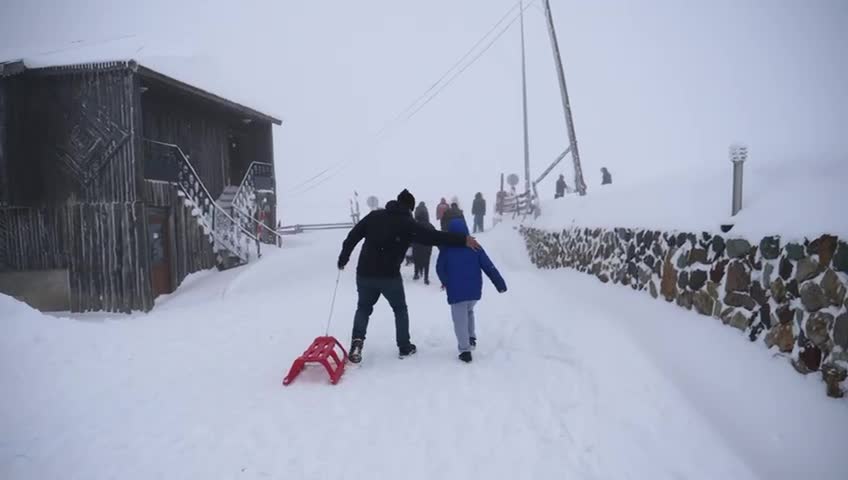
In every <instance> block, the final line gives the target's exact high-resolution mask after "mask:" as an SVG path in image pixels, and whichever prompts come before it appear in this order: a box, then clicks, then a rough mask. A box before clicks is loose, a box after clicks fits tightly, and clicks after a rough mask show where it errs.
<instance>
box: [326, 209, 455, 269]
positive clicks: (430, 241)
mask: <svg viewBox="0 0 848 480" xmlns="http://www.w3.org/2000/svg"><path fill="white" fill-rule="evenodd" d="M363 238H364V239H365V244H363V245H362V251H361V252H360V253H359V264H358V265H357V267H356V274H357V275H359V276H363V277H397V276H400V265H401V263H403V259H404V257H405V255H406V251H407V250H408V249H409V245H410V244H411V243H412V242H415V243H420V244H423V245H437V246H447V247H461V246H463V245H465V239H466V236H465V235H462V234H457V233H448V232H439V231H436V230H430V229H427V228H425V227H423V226H421V224H419V223H417V222H416V221H415V220H413V219H412V212H410V211H409V210H407V209H406V208H404V207H402V206H399V205H397V204H396V203H393V202H389V204H387V205H386V209H385V210H375V211H373V212H371V213H369V214H368V215H366V216H365V218H363V219H362V220H360V221H359V223H357V224H356V225H355V226H354V227H353V229H352V230H351V231H350V233H349V234H348V235H347V238H346V239H345V241H344V243H343V244H342V251H341V253H340V254H339V262H338V265H339V267H344V266H345V265H347V262H348V261H349V260H350V255H351V253H352V252H353V249H354V248H355V247H356V244H357V243H359V241H360V240H362V239H363Z"/></svg>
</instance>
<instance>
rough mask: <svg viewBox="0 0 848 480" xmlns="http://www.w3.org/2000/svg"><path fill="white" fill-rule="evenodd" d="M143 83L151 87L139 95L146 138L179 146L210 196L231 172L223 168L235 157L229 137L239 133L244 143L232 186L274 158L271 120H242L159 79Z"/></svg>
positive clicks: (222, 186) (214, 193) (216, 195)
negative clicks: (253, 165) (169, 87)
mask: <svg viewBox="0 0 848 480" xmlns="http://www.w3.org/2000/svg"><path fill="white" fill-rule="evenodd" d="M144 86H145V87H146V88H147V89H148V90H147V91H145V92H144V93H143V94H142V95H141V111H142V136H143V137H144V138H148V139H151V140H157V141H160V142H165V143H173V144H176V145H179V147H180V148H181V149H182V150H183V151H184V152H185V153H186V154H187V155H189V159H190V162H191V164H192V165H193V166H194V168H195V170H197V173H198V174H199V175H200V177H201V179H202V180H203V183H204V184H205V185H206V188H207V189H209V192H210V193H211V194H212V196H214V197H216V198H217V197H218V196H219V195H220V194H221V191H223V189H224V187H225V186H226V185H225V183H226V176H227V175H229V172H225V168H226V169H229V168H230V167H229V166H230V162H231V161H234V160H233V159H231V158H230V147H229V137H230V136H231V135H234V136H236V137H238V138H239V140H240V145H241V159H240V160H239V161H238V163H239V164H238V165H237V166H236V168H234V170H236V176H235V177H231V178H230V184H231V185H239V184H240V183H241V180H242V177H243V176H244V173H245V172H246V171H247V167H248V166H249V165H250V163H251V162H253V161H260V162H268V163H270V162H273V145H272V140H271V138H270V135H271V124H270V123H264V122H258V121H253V122H250V123H244V122H243V121H242V118H241V117H239V116H238V115H237V114H235V113H231V112H229V111H227V110H224V109H222V108H216V107H215V106H214V105H213V104H210V103H209V102H206V101H202V100H197V99H191V98H187V97H186V96H185V95H182V94H178V93H174V92H171V91H169V90H167V88H166V87H164V86H161V85H159V84H156V83H153V84H146V85H144Z"/></svg>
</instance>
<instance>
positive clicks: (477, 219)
mask: <svg viewBox="0 0 848 480" xmlns="http://www.w3.org/2000/svg"><path fill="white" fill-rule="evenodd" d="M482 231H483V215H474V233H477V232H482Z"/></svg>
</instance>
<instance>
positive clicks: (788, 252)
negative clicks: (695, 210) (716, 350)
mask: <svg viewBox="0 0 848 480" xmlns="http://www.w3.org/2000/svg"><path fill="white" fill-rule="evenodd" d="M520 232H521V234H522V235H523V237H524V239H525V243H526V245H527V251H528V253H529V255H530V258H531V260H532V261H533V263H534V264H535V265H536V266H537V267H539V268H562V267H569V268H574V269H577V270H579V271H582V272H586V273H588V274H591V275H594V276H595V277H597V278H598V279H599V280H600V281H601V282H604V283H608V282H611V283H615V284H620V285H624V286H629V287H630V288H632V289H634V290H638V291H644V292H646V293H647V294H649V295H651V296H652V297H654V298H663V299H665V300H666V301H668V302H675V303H677V305H679V306H680V307H682V308H685V309H687V310H695V311H696V312H698V313H700V314H701V315H705V316H710V317H713V318H716V319H720V320H721V321H722V322H723V323H724V324H726V325H730V326H732V327H735V328H738V329H739V330H742V331H744V332H746V333H747V335H748V337H749V338H750V340H751V341H752V342H754V341H762V342H765V344H766V345H767V346H768V347H769V348H770V349H775V350H777V351H779V352H782V354H785V355H786V356H787V357H789V358H790V359H791V363H792V365H793V366H795V368H796V370H798V371H799V372H801V373H805V374H806V373H811V372H815V371H821V372H822V377H823V378H824V380H825V382H826V383H827V385H828V395H831V396H836V397H839V396H842V395H843V390H842V388H841V385H840V383H841V382H844V381H845V378H846V369H845V367H844V366H843V365H845V364H846V363H844V362H848V294H846V290H848V243H846V242H845V241H841V240H839V239H838V238H837V237H835V236H832V235H822V236H821V237H819V238H816V239H813V240H809V239H808V240H805V241H804V242H803V243H785V244H784V243H783V242H782V241H781V239H780V238H779V237H766V238H763V239H761V240H760V241H759V242H757V243H756V244H753V245H752V244H751V243H750V242H749V241H748V240H746V239H742V238H734V237H733V236H732V235H729V236H728V237H727V238H725V237H723V236H721V235H715V234H711V233H708V232H703V233H700V234H694V233H676V232H675V233H672V232H660V231H656V230H640V229H626V228H617V229H614V230H606V229H587V228H576V227H572V228H568V229H565V230H562V231H556V232H554V231H546V230H539V229H535V228H526V227H521V229H520Z"/></svg>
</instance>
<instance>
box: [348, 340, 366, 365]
mask: <svg viewBox="0 0 848 480" xmlns="http://www.w3.org/2000/svg"><path fill="white" fill-rule="evenodd" d="M363 343H364V340H362V339H361V338H354V339H353V341H352V342H350V352H348V355H347V358H348V360H350V363H359V362H361V361H362V344H363Z"/></svg>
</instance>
